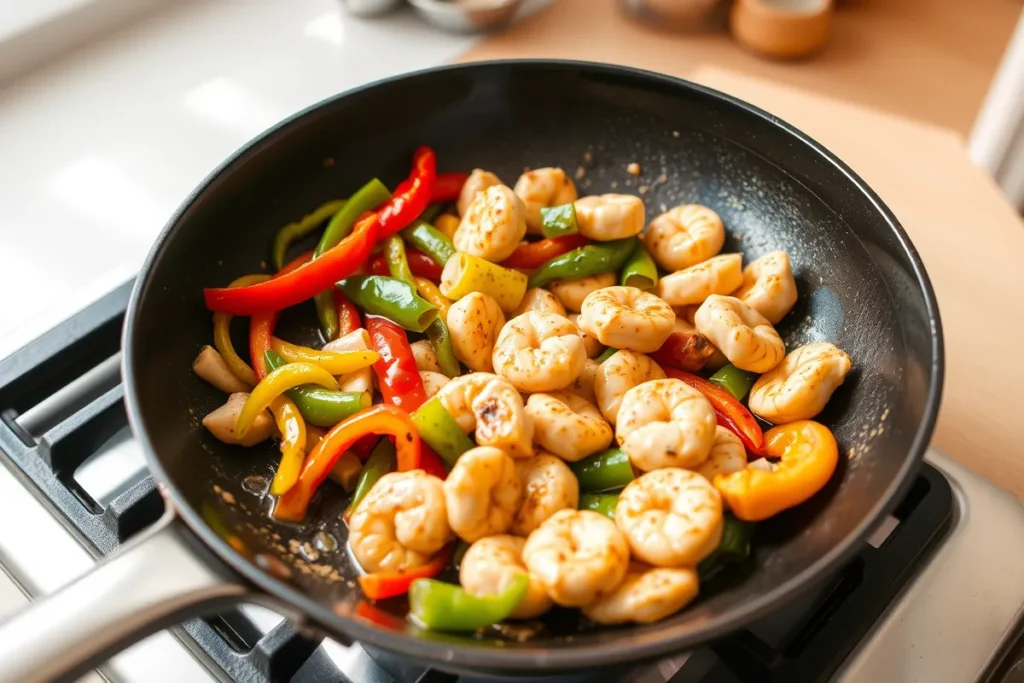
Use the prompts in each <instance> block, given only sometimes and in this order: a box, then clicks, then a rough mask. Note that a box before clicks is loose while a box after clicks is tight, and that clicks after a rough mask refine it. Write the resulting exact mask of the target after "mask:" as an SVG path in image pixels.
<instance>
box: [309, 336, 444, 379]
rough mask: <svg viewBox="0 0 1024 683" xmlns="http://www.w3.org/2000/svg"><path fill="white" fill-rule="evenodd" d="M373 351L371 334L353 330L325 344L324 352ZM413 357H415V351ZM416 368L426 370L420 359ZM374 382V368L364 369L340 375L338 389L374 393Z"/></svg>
mask: <svg viewBox="0 0 1024 683" xmlns="http://www.w3.org/2000/svg"><path fill="white" fill-rule="evenodd" d="M372 350H373V346H372V343H371V341H370V333H369V332H367V331H366V330H364V329H362V328H360V329H358V330H353V331H351V332H349V333H348V334H345V335H342V336H340V337H338V338H337V339H335V340H334V341H332V342H327V343H326V344H324V351H334V352H336V353H343V352H345V351H372ZM430 353H431V354H433V349H431V351H430ZM413 355H415V351H414V354H413ZM435 362H436V359H435ZM416 367H417V368H418V369H420V370H422V369H424V368H420V367H419V359H417V363H416ZM428 369H429V368H428ZM438 372H440V369H438ZM373 380H374V375H373V366H370V367H366V368H362V369H361V370H355V371H353V372H346V373H345V374H344V375H339V376H338V387H339V388H340V389H341V390H342V391H353V392H372V391H373Z"/></svg>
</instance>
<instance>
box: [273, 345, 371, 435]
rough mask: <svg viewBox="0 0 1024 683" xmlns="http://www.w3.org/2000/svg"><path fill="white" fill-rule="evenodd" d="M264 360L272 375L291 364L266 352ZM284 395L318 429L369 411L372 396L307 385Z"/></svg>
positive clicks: (276, 355) (275, 352)
mask: <svg viewBox="0 0 1024 683" xmlns="http://www.w3.org/2000/svg"><path fill="white" fill-rule="evenodd" d="M263 358H264V360H265V361H266V363H267V369H268V370H270V371H273V370H276V369H278V368H279V367H281V366H282V365H285V364H286V363H287V362H288V361H286V360H285V359H284V358H283V357H281V354H279V353H278V352H277V351H272V350H267V351H264V352H263ZM284 393H285V395H286V396H287V397H288V398H290V399H291V400H292V401H293V402H294V403H295V405H296V407H298V409H299V412H300V413H302V417H303V418H304V419H305V420H306V422H309V423H311V424H315V425H316V426H318V427H333V426H334V425H336V424H338V423H339V422H341V421H342V420H344V419H345V418H348V417H352V416H353V415H355V414H356V413H358V412H359V411H360V410H366V409H367V408H369V407H370V403H371V400H370V395H369V394H368V393H366V392H364V391H331V390H329V389H323V388H321V387H316V386H311V385H305V386H300V387H295V388H294V389H289V390H288V391H286V392H284Z"/></svg>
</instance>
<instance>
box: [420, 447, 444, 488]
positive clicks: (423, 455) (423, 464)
mask: <svg viewBox="0 0 1024 683" xmlns="http://www.w3.org/2000/svg"><path fill="white" fill-rule="evenodd" d="M420 469H421V470H423V471H424V472H426V473H427V474H429V475H431V476H434V477H437V478H438V479H440V480H442V481H444V480H445V479H447V478H448V469H447V468H446V467H445V464H444V460H442V459H441V456H440V455H438V454H437V453H435V452H434V450H433V449H432V448H430V447H429V446H428V445H427V444H425V443H423V444H420Z"/></svg>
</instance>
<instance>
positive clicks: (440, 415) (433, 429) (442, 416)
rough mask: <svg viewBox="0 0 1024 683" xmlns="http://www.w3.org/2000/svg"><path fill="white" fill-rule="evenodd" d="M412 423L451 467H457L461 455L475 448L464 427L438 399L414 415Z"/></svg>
mask: <svg viewBox="0 0 1024 683" xmlns="http://www.w3.org/2000/svg"><path fill="white" fill-rule="evenodd" d="M412 423H413V424H414V425H416V432H417V433H418V434H419V435H420V438H421V439H423V441H424V442H425V443H426V444H427V445H428V446H430V447H431V448H432V449H433V450H434V452H436V453H437V454H438V455H439V456H441V458H442V459H443V460H444V461H445V462H446V463H448V466H449V467H452V466H454V465H455V461H456V460H458V459H459V456H460V455H462V454H463V453H465V452H466V451H468V450H469V449H471V448H473V442H472V441H471V440H470V438H469V437H468V436H466V433H465V432H463V431H462V427H460V426H459V423H458V422H456V421H455V418H454V417H452V416H451V414H450V413H449V412H448V411H447V410H445V407H444V406H443V405H442V404H441V402H440V401H439V400H437V399H436V398H432V399H430V400H429V401H427V402H426V403H424V404H423V405H421V406H420V407H419V408H418V409H417V410H416V412H414V413H413V414H412Z"/></svg>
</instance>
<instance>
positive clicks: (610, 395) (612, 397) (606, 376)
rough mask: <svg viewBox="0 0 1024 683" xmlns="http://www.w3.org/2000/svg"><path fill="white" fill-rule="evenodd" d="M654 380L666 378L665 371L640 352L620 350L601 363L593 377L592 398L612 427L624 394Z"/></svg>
mask: <svg viewBox="0 0 1024 683" xmlns="http://www.w3.org/2000/svg"><path fill="white" fill-rule="evenodd" d="M653 379H665V371H664V370H662V369H661V366H660V365H658V364H657V363H655V362H654V361H653V360H651V359H650V358H648V357H647V356H645V355H644V354H642V353H636V352H635V351H619V352H618V353H616V354H615V355H613V356H612V357H611V358H609V359H608V360H606V361H605V362H603V363H601V365H599V366H598V368H597V374H596V375H595V376H594V395H595V397H596V398H597V407H598V408H600V409H601V414H602V415H604V417H605V419H606V420H608V422H610V423H611V424H612V426H615V420H616V418H617V417H618V414H619V406H620V405H621V404H622V396H623V394H625V393H626V392H627V391H629V390H630V389H632V388H633V387H635V386H637V385H638V384H643V383H644V382H649V381H651V380H653Z"/></svg>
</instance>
